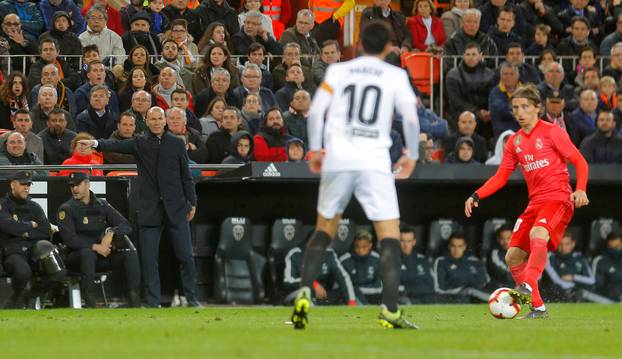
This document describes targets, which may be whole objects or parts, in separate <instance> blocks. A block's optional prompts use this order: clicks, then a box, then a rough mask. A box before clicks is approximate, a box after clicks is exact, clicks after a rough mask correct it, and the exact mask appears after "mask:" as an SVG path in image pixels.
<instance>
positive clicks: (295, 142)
mask: <svg viewBox="0 0 622 359" xmlns="http://www.w3.org/2000/svg"><path fill="white" fill-rule="evenodd" d="M285 150H286V151H287V162H304V160H305V156H306V154H307V151H306V149H305V143H304V142H303V141H302V140H301V139H300V138H296V137H290V139H289V140H287V142H286V143H285Z"/></svg>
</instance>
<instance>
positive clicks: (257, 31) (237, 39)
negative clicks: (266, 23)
mask: <svg viewBox="0 0 622 359" xmlns="http://www.w3.org/2000/svg"><path fill="white" fill-rule="evenodd" d="M261 18H262V14H261V13H260V12H259V11H249V12H248V13H247V14H246V19H244V25H243V26H242V28H241V29H240V31H238V32H234V33H232V34H233V36H232V37H231V43H232V45H233V49H234V54H236V55H245V54H247V53H248V50H249V47H250V45H251V44H253V43H255V42H257V43H260V44H261V45H263V47H264V48H265V49H266V50H267V51H268V52H269V53H271V54H273V55H280V54H281V53H282V52H283V50H282V49H281V45H280V44H279V43H278V42H277V41H276V40H275V39H274V38H273V37H270V35H269V34H268V31H267V30H266V29H265V28H264V27H263V26H261Z"/></svg>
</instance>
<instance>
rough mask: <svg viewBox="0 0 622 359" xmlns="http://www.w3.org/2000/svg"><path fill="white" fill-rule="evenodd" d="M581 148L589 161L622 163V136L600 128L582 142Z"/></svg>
mask: <svg viewBox="0 0 622 359" xmlns="http://www.w3.org/2000/svg"><path fill="white" fill-rule="evenodd" d="M580 150H581V154H582V155H583V157H585V160H586V161H587V162H588V163H622V138H620V137H617V136H614V135H611V136H609V137H607V136H605V135H604V134H603V133H602V132H600V131H599V130H596V132H594V133H593V134H591V135H590V136H588V137H586V138H585V139H584V140H583V142H581V147H580Z"/></svg>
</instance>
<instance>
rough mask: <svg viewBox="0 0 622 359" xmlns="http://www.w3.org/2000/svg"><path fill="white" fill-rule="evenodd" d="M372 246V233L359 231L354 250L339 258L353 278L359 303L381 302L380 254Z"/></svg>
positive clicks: (353, 244)
mask: <svg viewBox="0 0 622 359" xmlns="http://www.w3.org/2000/svg"><path fill="white" fill-rule="evenodd" d="M372 246H373V237H372V234H371V233H369V231H366V230H362V231H359V232H357V233H356V235H355V236H354V242H353V243H352V251H351V252H350V253H346V254H344V255H342V256H341V258H339V261H340V262H341V265H343V267H344V268H345V270H346V271H347V272H348V273H349V274H350V278H351V279H352V285H354V292H355V293H356V302H357V304H363V305H366V304H370V303H373V304H378V303H380V294H382V282H381V281H380V255H379V254H378V252H376V251H373V250H372Z"/></svg>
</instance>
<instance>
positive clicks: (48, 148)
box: [38, 128, 76, 165]
mask: <svg viewBox="0 0 622 359" xmlns="http://www.w3.org/2000/svg"><path fill="white" fill-rule="evenodd" d="M38 136H39V137H40V138H41V141H43V151H44V153H45V155H44V157H45V159H44V163H45V164H46V165H60V164H62V163H63V161H65V160H66V159H67V158H69V157H71V140H73V138H74V137H76V133H75V132H73V131H72V130H69V129H65V131H63V133H62V134H61V135H60V136H56V135H52V134H51V133H50V130H49V129H47V128H46V129H45V130H43V131H41V132H39V134H38Z"/></svg>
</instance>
